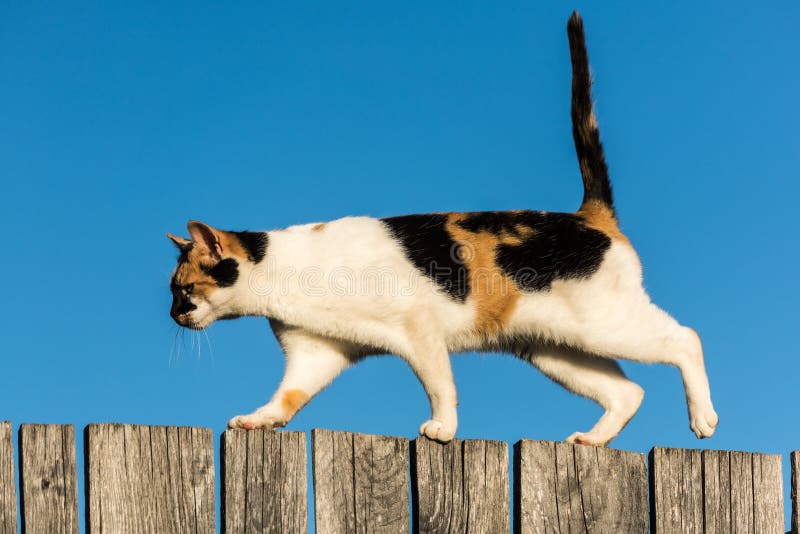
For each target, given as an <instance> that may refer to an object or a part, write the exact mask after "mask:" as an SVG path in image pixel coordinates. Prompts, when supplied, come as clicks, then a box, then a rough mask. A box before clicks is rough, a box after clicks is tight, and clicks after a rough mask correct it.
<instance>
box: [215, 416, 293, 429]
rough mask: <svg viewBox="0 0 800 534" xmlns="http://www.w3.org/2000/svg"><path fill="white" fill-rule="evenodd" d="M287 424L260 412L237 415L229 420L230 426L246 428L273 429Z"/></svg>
mask: <svg viewBox="0 0 800 534" xmlns="http://www.w3.org/2000/svg"><path fill="white" fill-rule="evenodd" d="M285 425H286V423H285V422H283V421H281V420H279V419H278V418H276V417H271V416H269V415H266V414H260V413H258V412H256V413H251V414H250V415H237V416H236V417H234V418H233V419H231V420H230V421H228V428H243V429H245V430H253V429H256V428H264V429H267V430H271V429H273V428H276V427H281V426H285Z"/></svg>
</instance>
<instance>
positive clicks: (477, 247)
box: [446, 213, 533, 336]
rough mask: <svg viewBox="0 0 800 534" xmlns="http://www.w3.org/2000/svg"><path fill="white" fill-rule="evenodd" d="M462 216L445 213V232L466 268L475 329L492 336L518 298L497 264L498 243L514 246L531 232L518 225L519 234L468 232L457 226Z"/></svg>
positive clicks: (498, 330) (518, 295) (504, 324)
mask: <svg viewBox="0 0 800 534" xmlns="http://www.w3.org/2000/svg"><path fill="white" fill-rule="evenodd" d="M465 216H466V215H465V214H463V213H451V214H448V220H447V226H446V228H447V231H448V232H449V233H450V235H451V236H452V237H453V239H454V240H455V241H456V242H458V243H459V244H460V245H461V246H460V248H459V260H461V261H462V262H464V264H466V266H467V270H468V277H467V283H468V284H469V289H470V294H469V295H470V296H469V300H470V301H471V302H472V304H473V305H474V306H475V330H476V331H477V332H479V333H480V334H482V335H485V336H493V335H496V334H498V333H499V332H501V331H502V330H503V328H504V327H505V326H506V324H507V323H508V320H509V319H510V318H511V314H512V313H513V312H514V308H515V306H516V304H517V300H518V299H519V297H520V293H519V290H518V289H517V285H516V283H515V282H514V280H513V279H512V278H510V277H509V276H507V275H506V274H505V273H504V272H503V270H502V269H501V268H500V266H498V265H497V263H496V257H497V247H498V245H500V244H509V245H517V244H519V243H520V242H521V240H522V239H524V238H525V237H527V236H529V235H531V234H532V233H533V229H531V228H529V227H527V226H524V225H517V226H518V227H517V228H515V230H517V232H518V235H511V234H506V233H503V234H499V235H498V234H493V233H490V232H486V231H483V232H470V231H469V230H466V229H464V228H462V227H461V226H459V225H458V224H457V223H458V222H459V221H460V220H462V219H464V217H465Z"/></svg>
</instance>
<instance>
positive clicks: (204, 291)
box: [175, 246, 217, 297]
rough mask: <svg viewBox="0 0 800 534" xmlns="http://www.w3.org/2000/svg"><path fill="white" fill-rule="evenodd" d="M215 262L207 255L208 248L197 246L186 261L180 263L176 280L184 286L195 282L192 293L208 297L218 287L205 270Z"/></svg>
mask: <svg viewBox="0 0 800 534" xmlns="http://www.w3.org/2000/svg"><path fill="white" fill-rule="evenodd" d="M213 264H214V263H213V260H210V259H209V257H208V255H207V250H206V249H204V248H203V247H198V246H195V247H193V248H192V250H190V251H189V252H188V254H187V255H186V261H185V262H183V263H180V264H179V265H178V269H177V270H176V271H175V282H176V283H177V284H179V285H182V286H185V285H187V284H193V285H194V288H193V289H192V295H196V296H198V297H206V296H208V294H210V293H211V292H212V291H214V290H215V289H217V284H216V282H214V279H213V278H212V277H211V276H210V275H209V274H208V273H207V272H206V270H205V269H206V268H207V267H210V266H211V265H213Z"/></svg>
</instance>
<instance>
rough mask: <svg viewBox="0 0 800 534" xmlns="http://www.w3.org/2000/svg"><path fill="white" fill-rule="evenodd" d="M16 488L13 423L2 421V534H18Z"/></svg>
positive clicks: (0, 441)
mask: <svg viewBox="0 0 800 534" xmlns="http://www.w3.org/2000/svg"><path fill="white" fill-rule="evenodd" d="M16 487H17V483H16V481H15V480H14V445H13V443H12V440H11V423H10V422H9V421H0V534H16V533H17V492H16Z"/></svg>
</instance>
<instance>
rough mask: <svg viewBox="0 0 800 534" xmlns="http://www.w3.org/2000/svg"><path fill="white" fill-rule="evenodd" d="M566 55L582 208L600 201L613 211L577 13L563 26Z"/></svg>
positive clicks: (586, 54) (587, 58)
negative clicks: (567, 58) (569, 69)
mask: <svg viewBox="0 0 800 534" xmlns="http://www.w3.org/2000/svg"><path fill="white" fill-rule="evenodd" d="M567 35H568V36H569V54H570V57H571V58H572V137H573V138H574V139H575V150H576V152H577V154H578V163H579V164H580V167H581V176H582V177H583V206H585V205H587V204H588V203H591V202H601V203H602V204H604V205H605V206H606V207H608V208H609V209H610V210H612V213H613V210H614V198H613V194H612V192H611V181H610V180H609V178H608V166H607V165H606V158H605V156H604V155H603V144H602V143H601V142H600V131H599V130H598V128H597V121H596V120H595V117H594V109H593V106H592V76H591V74H590V72H589V55H588V53H587V52H586V37H585V35H584V33H583V20H581V16H580V14H578V12H577V11H575V12H573V13H572V16H571V17H570V18H569V22H568V23H567Z"/></svg>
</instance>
